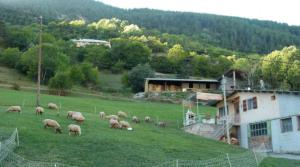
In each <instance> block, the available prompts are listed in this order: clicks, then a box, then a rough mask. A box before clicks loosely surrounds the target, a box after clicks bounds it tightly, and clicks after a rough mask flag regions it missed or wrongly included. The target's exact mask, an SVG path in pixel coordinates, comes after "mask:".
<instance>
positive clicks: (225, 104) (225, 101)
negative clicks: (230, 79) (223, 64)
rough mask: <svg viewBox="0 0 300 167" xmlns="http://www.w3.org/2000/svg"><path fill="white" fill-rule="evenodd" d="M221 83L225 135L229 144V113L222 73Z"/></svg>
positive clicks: (224, 79) (224, 80)
mask: <svg viewBox="0 0 300 167" xmlns="http://www.w3.org/2000/svg"><path fill="white" fill-rule="evenodd" d="M222 82H223V83H222V84H223V96H224V110H225V115H226V134H227V135H226V136H227V143H228V144H230V134H229V133H230V132H229V131H230V129H229V113H228V110H227V99H226V78H225V76H224V75H223V77H222Z"/></svg>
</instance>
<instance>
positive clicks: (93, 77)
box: [80, 62, 99, 86]
mask: <svg viewBox="0 0 300 167" xmlns="http://www.w3.org/2000/svg"><path fill="white" fill-rule="evenodd" d="M80 68H81V72H82V73H83V75H84V80H83V84H84V85H85V86H92V85H94V86H95V85H98V84H99V71H98V69H97V68H96V67H93V65H92V64H91V63H88V62H84V63H82V64H81V65H80Z"/></svg>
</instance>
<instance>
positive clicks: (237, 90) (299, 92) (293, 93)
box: [211, 89, 300, 106]
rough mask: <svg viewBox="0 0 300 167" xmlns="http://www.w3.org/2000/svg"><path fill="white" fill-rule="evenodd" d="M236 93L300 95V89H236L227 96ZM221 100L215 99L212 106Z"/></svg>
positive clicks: (228, 96)
mask: <svg viewBox="0 0 300 167" xmlns="http://www.w3.org/2000/svg"><path fill="white" fill-rule="evenodd" d="M236 93H273V94H292V95H300V91H286V90H247V89H236V90H234V91H233V92H231V93H230V94H228V95H227V96H226V97H227V98H230V97H231V96H233V95H234V94H236ZM220 101H223V100H219V101H214V102H213V103H211V105H212V106H215V105H217V103H219V102H220Z"/></svg>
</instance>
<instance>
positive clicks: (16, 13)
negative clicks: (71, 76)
mask: <svg viewBox="0 0 300 167" xmlns="http://www.w3.org/2000/svg"><path fill="white" fill-rule="evenodd" d="M0 6H1V7H0V19H3V20H5V21H8V22H11V23H18V24H25V23H29V22H32V21H34V20H35V19H34V18H35V17H36V16H38V15H43V16H44V18H45V21H46V22H48V21H51V20H54V19H74V18H80V17H83V18H85V19H87V20H88V21H95V20H99V19H100V18H111V17H117V18H120V19H126V20H129V21H130V22H131V23H135V24H138V25H140V26H143V27H146V28H148V29H157V30H159V31H161V32H167V33H172V34H185V35H187V36H189V37H191V38H193V39H196V40H198V41H201V42H206V43H208V44H212V45H215V46H219V47H223V48H227V49H230V50H236V51H241V52H256V53H268V52H270V51H272V50H275V49H281V48H282V47H284V46H288V45H297V46H300V27H298V26H288V25H287V24H279V23H276V22H271V21H259V20H251V19H243V18H238V17H228V16H218V15H210V14H198V13H187V12H166V11H160V10H150V9H133V10H125V9H120V8H116V7H112V6H109V5H105V4H103V3H101V2H96V1H93V0H0ZM30 16H31V17H30Z"/></svg>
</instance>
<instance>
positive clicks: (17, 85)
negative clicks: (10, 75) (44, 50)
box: [11, 83, 21, 90]
mask: <svg viewBox="0 0 300 167" xmlns="http://www.w3.org/2000/svg"><path fill="white" fill-rule="evenodd" d="M11 89H13V90H21V87H20V85H19V84H18V83H13V84H12V86H11Z"/></svg>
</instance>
